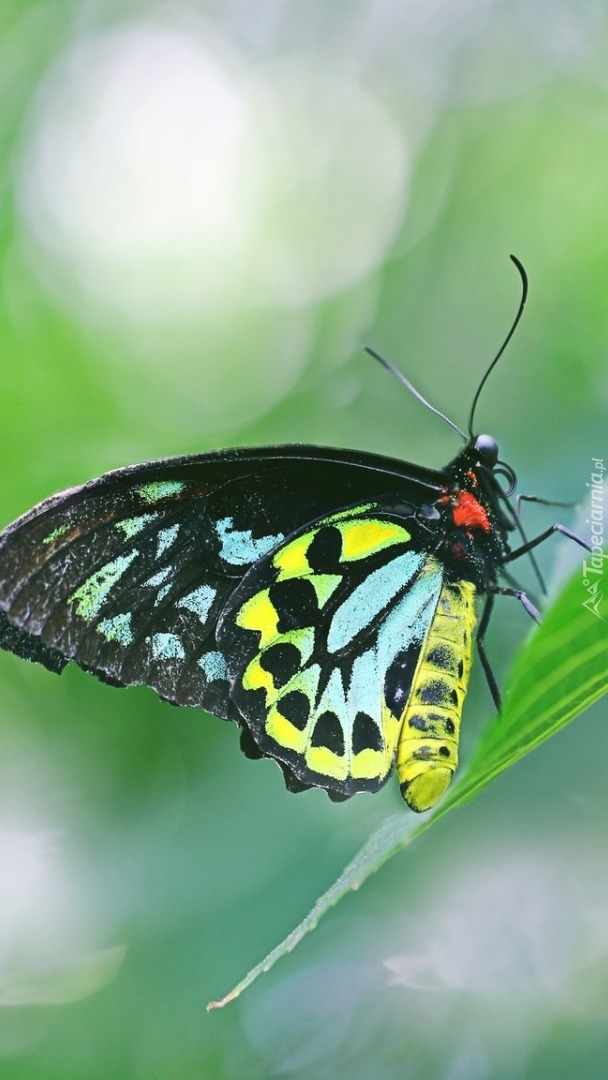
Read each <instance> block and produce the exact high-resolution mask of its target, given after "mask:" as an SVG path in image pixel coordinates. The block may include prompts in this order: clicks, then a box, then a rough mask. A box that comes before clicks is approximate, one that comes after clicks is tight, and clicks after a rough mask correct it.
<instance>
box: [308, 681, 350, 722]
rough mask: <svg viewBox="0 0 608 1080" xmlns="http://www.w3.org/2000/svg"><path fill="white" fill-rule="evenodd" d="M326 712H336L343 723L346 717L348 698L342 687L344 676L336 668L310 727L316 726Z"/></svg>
mask: <svg viewBox="0 0 608 1080" xmlns="http://www.w3.org/2000/svg"><path fill="white" fill-rule="evenodd" d="M326 711H329V712H334V713H336V715H337V716H339V717H340V720H341V721H343V720H344V719H345V715H346V698H345V694H344V686H343V685H342V674H341V672H340V671H339V669H338V668H334V670H333V671H332V673H331V675H330V676H329V679H328V681H327V686H326V687H325V689H324V691H323V693H322V694H321V697H320V699H319V701H318V703H317V706H316V708H315V710H314V715H313V717H312V723H310V721H309V724H310V727H312V726H314V724H315V723H316V721H317V720H318V718H319V717H320V716H321V715H322V714H323V713H324V712H326Z"/></svg>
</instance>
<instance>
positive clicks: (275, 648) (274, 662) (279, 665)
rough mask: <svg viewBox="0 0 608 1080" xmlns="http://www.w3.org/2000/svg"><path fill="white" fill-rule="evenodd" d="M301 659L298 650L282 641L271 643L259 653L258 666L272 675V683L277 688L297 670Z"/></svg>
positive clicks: (286, 681) (287, 680) (283, 684)
mask: <svg viewBox="0 0 608 1080" xmlns="http://www.w3.org/2000/svg"><path fill="white" fill-rule="evenodd" d="M301 660H302V657H301V655H300V650H299V649H297V648H296V646H295V645H292V644H290V643H289V642H286V641H284V642H279V643H278V644H276V645H271V646H270V648H268V649H266V650H265V651H264V652H263V653H262V654H261V656H260V667H262V668H263V669H264V671H268V672H269V673H270V674H271V675H272V678H273V682H274V685H275V686H276V687H277V689H279V688H280V687H281V686H285V684H286V683H288V682H289V680H290V679H292V678H293V676H294V675H295V674H296V672H297V671H299V669H300V664H301Z"/></svg>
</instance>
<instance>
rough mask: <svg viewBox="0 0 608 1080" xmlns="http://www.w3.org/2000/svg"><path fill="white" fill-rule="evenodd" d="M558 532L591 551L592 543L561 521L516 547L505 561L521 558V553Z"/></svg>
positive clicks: (524, 553) (523, 553)
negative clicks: (561, 523)
mask: <svg viewBox="0 0 608 1080" xmlns="http://www.w3.org/2000/svg"><path fill="white" fill-rule="evenodd" d="M556 532H560V533H562V534H563V535H564V536H567V537H568V538H569V539H570V540H574V541H575V543H577V544H580V546H581V547H584V548H585V550H586V551H591V545H590V544H588V543H587V541H586V540H583V538H582V536H579V535H578V533H575V532H573V531H572V529H568V528H566V526H565V525H560V524H559V522H555V524H554V525H551V527H550V528H549V529H545V531H544V532H543V533H541V534H540V536H535V537H534V539H533V540H527V541H526V543H525V544H522V545H521V547H518V548H515V551H511V552H509V554H508V556H507V558H506V559H505V562H513V560H514V559H519V557H520V555H526V554H527V552H528V551H532V548H535V547H538V545H539V544H542V543H543V542H544V541H545V540H548V539H549V537H550V536H553V533H556Z"/></svg>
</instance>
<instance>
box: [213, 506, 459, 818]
mask: <svg viewBox="0 0 608 1080" xmlns="http://www.w3.org/2000/svg"><path fill="white" fill-rule="evenodd" d="M442 584H443V568H442V566H441V564H440V563H439V562H438V561H437V560H436V559H434V558H433V557H432V556H430V555H429V554H428V553H426V552H424V551H420V550H416V548H415V547H414V546H413V544H412V538H411V535H410V533H409V531H408V530H407V528H406V526H405V525H404V524H403V523H402V522H399V521H396V520H393V519H391V518H388V517H386V516H382V515H381V514H380V513H379V512H378V509H377V508H376V507H374V506H373V505H364V506H359V507H354V508H351V509H348V510H344V511H341V512H339V513H337V514H332V515H330V516H328V517H326V518H324V519H322V520H320V521H318V522H316V523H315V524H314V525H313V526H310V527H306V528H305V529H303V530H301V531H300V532H298V533H296V534H294V535H292V536H290V537H289V538H288V540H287V541H286V542H285V543H283V544H279V545H278V546H277V547H276V548H275V549H274V551H273V552H272V554H269V555H268V556H267V557H266V558H264V559H262V560H261V561H260V562H258V563H257V564H256V565H255V566H254V567H252V568H251V570H250V571H249V572H248V573H247V574H246V575H245V577H244V578H243V581H242V583H241V585H240V586H239V587H238V589H237V590H236V591H235V593H234V594H233V596H232V597H231V599H230V601H229V603H228V604H227V606H226V607H225V609H224V611H223V613H222V615H221V617H220V623H219V627H218V634H217V640H218V642H219V645H220V648H221V650H222V653H223V655H224V656H225V657H226V661H227V664H228V667H229V669H230V671H231V674H232V689H231V696H232V699H233V701H234V702H235V704H236V706H237V709H238V712H239V714H240V716H241V717H242V719H243V721H244V723H245V725H246V727H247V729H248V730H249V732H250V733H251V735H252V737H253V740H254V742H255V744H256V745H257V746H258V747H259V749H260V751H261V752H262V753H263V754H264V755H266V756H269V757H274V758H276V759H277V760H279V762H282V763H284V765H285V766H286V767H287V772H288V775H289V773H292V774H293V775H294V776H295V778H296V780H297V781H298V783H299V785H300V786H313V785H314V786H319V787H323V788H325V789H326V790H328V791H329V792H330V793H331V792H333V793H334V795H336V796H338V797H348V796H350V795H352V794H354V793H355V792H358V791H376V790H378V788H379V787H380V786H381V785H382V784H383V783H384V782H385V780H386V779H387V777H388V775H389V773H390V771H391V769H392V767H393V761H394V758H395V752H396V747H397V741H398V737H399V731H400V727H401V719H402V713H403V710H404V706H405V703H406V702H407V700H408V698H409V695H410V690H411V685H412V679H413V676H414V673H415V671H416V668H417V664H418V658H419V655H420V651H421V648H422V645H423V642H424V640H425V638H426V636H427V633H428V630H429V627H430V625H431V622H432V620H433V617H434V615H435V611H436V608H437V604H438V600H439V597H440V594H441V589H442Z"/></svg>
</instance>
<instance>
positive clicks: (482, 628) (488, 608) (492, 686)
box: [475, 593, 501, 712]
mask: <svg viewBox="0 0 608 1080" xmlns="http://www.w3.org/2000/svg"><path fill="white" fill-rule="evenodd" d="M493 608H494V595H493V594H492V593H490V594H489V595H488V597H487V598H486V602H485V606H484V609H483V612H482V616H481V619H480V621H479V627H478V630H477V636H476V639H475V640H476V641H477V652H478V653H479V659H480V660H481V666H482V668H483V672H484V675H485V677H486V682H487V684H488V688H489V690H490V693H491V695H492V701H493V702H494V704H495V706H496V711H497V712H500V707H501V698H500V690H499V689H498V683H497V682H496V676H495V674H494V672H493V671H492V665H491V664H490V661H489V660H488V654H487V653H486V650H485V646H484V643H483V642H484V638H485V636H486V630H487V629H488V624H489V622H490V616H491V615H492V610H493Z"/></svg>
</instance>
